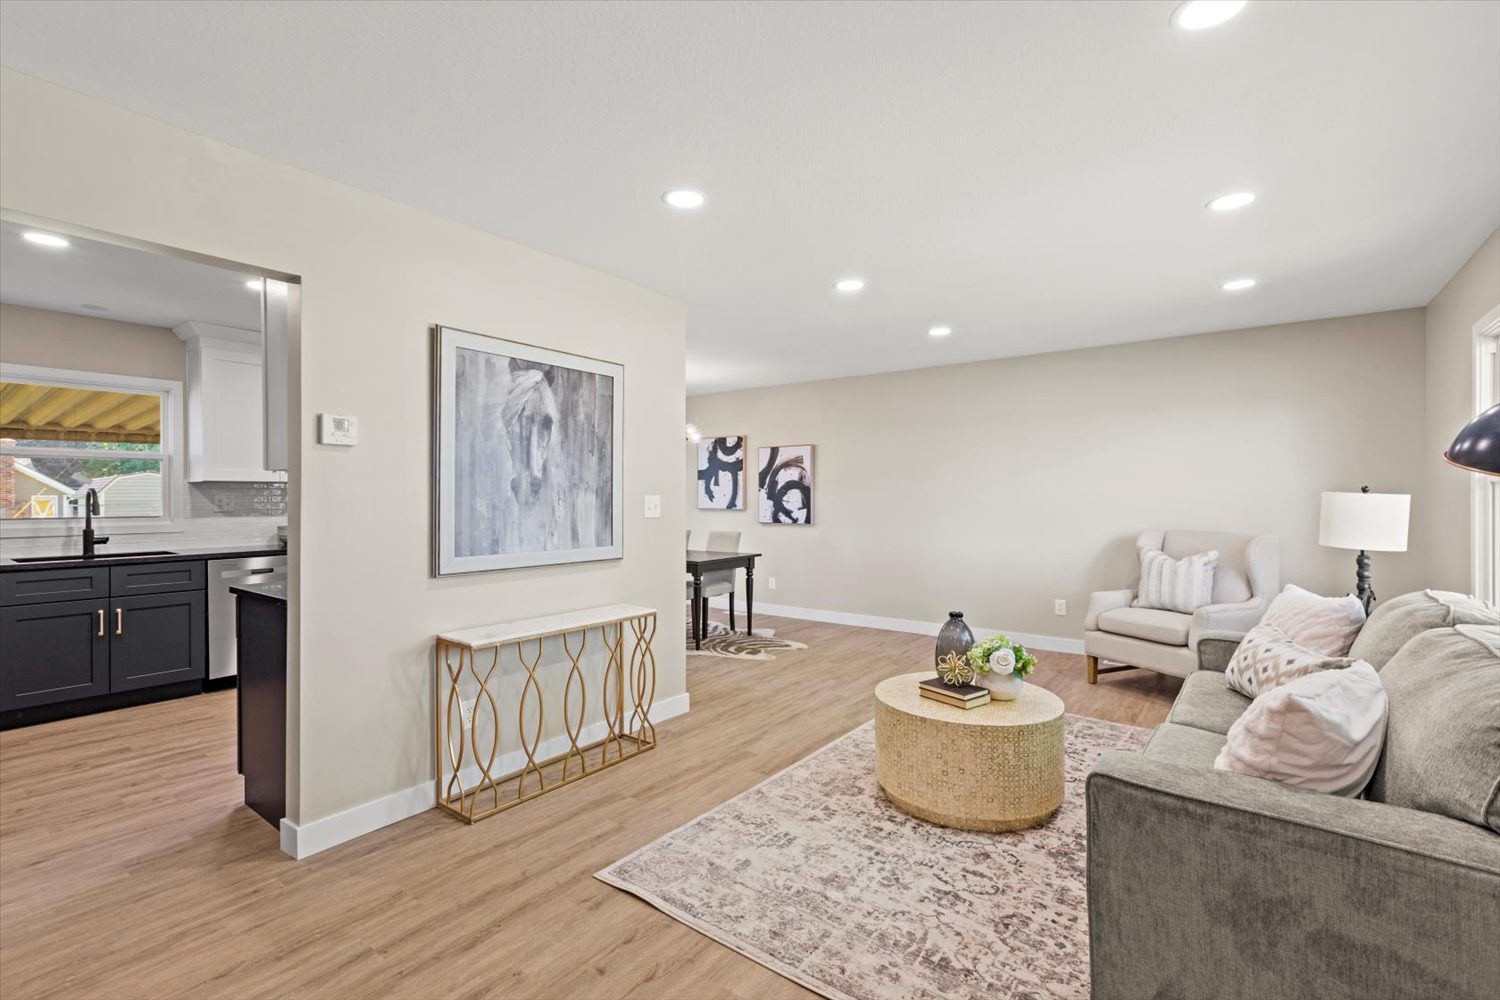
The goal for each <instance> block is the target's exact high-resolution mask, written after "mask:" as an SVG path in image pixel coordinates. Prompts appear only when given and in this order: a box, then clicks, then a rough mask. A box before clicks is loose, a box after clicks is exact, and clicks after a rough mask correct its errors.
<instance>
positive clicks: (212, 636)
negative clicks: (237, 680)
mask: <svg viewBox="0 0 1500 1000" xmlns="http://www.w3.org/2000/svg"><path fill="white" fill-rule="evenodd" d="M285 580H286V556H284V555H282V556H251V557H249V558H247V559H210V560H209V562H208V679H209V680H211V681H212V680H218V679H220V678H223V677H233V676H235V674H237V673H238V672H239V667H238V665H237V662H236V659H235V641H234V640H235V635H234V602H235V596H234V595H233V594H231V593H230V592H229V588H230V587H237V586H240V585H241V584H246V583H271V582H282V581H285Z"/></svg>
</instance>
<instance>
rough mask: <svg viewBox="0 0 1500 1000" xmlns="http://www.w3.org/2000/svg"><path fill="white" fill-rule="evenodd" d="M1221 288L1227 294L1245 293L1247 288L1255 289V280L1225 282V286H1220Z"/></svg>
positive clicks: (1239, 279) (1240, 279) (1244, 279)
mask: <svg viewBox="0 0 1500 1000" xmlns="http://www.w3.org/2000/svg"><path fill="white" fill-rule="evenodd" d="M1219 287H1220V288H1222V289H1224V291H1226V292H1243V291H1244V290H1245V289H1247V288H1254V287H1255V279H1254V278H1235V279H1234V280H1233V281H1226V282H1224V284H1222V285H1220V286H1219Z"/></svg>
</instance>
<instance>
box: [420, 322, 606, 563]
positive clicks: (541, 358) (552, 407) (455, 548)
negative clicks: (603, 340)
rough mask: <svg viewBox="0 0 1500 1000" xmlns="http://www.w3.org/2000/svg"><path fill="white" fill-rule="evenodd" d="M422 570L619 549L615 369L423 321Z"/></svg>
mask: <svg viewBox="0 0 1500 1000" xmlns="http://www.w3.org/2000/svg"><path fill="white" fill-rule="evenodd" d="M432 368H433V393H432V402H433V441H432V461H433V492H432V512H433V513H432V535H433V574H434V575H435V576H448V575H451V574H456V573H477V572H483V571H485V570H495V569H515V568H518V567H522V566H550V565H556V564H558V563H572V562H591V561H595V560H600V559H619V558H620V557H621V556H622V555H623V553H624V546H623V544H622V539H621V537H620V532H621V528H622V526H623V523H624V517H623V512H624V492H623V485H624V464H623V460H624V448H623V444H622V441H621V431H622V429H623V406H624V392H623V379H624V373H625V369H624V368H623V367H622V366H620V365H617V364H614V363H612V362H608V361H599V360H597V359H594V358H585V357H582V356H580V355H577V354H565V353H563V352H561V351H553V350H548V349H547V348H543V347H534V346H531V345H529V344H519V343H516V342H514V341H509V340H500V339H498V338H495V337H487V336H484V335H482V334H477V333H467V332H465V331H463V330H455V329H453V328H451V327H445V326H439V327H435V328H434V330H433V365H432Z"/></svg>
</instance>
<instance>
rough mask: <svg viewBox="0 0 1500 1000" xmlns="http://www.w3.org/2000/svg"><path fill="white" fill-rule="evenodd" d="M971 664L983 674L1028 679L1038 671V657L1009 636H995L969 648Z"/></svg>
mask: <svg viewBox="0 0 1500 1000" xmlns="http://www.w3.org/2000/svg"><path fill="white" fill-rule="evenodd" d="M969 664H970V665H971V666H972V667H973V668H974V669H975V670H976V671H978V672H979V673H981V674H991V673H993V674H1000V675H1001V676H1004V675H1006V674H1015V675H1016V676H1017V677H1028V676H1030V675H1031V672H1032V671H1033V670H1035V669H1036V657H1035V656H1033V655H1031V653H1029V652H1027V650H1026V647H1025V646H1023V645H1021V644H1020V643H1019V642H1014V641H1012V640H1011V639H1010V638H1009V637H1008V636H1004V635H994V636H991V637H990V638H988V639H981V640H980V641H978V642H976V643H975V644H974V645H972V646H970V647H969Z"/></svg>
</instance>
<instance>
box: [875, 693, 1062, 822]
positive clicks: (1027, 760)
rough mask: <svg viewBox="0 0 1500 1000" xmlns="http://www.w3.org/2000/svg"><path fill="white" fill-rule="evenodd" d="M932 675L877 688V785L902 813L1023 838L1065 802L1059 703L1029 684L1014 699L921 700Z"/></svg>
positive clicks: (1050, 695) (1055, 697)
mask: <svg viewBox="0 0 1500 1000" xmlns="http://www.w3.org/2000/svg"><path fill="white" fill-rule="evenodd" d="M934 676H936V675H935V674H934V673H933V672H932V671H930V670H929V671H923V672H922V673H919V674H902V675H901V676H900V677H890V678H887V679H886V680H883V681H881V682H880V683H879V684H877V685H876V686H875V778H876V780H877V781H879V782H880V787H881V789H883V790H884V791H885V794H886V796H887V797H888V798H889V799H890V800H891V802H892V803H894V804H895V805H896V807H897V808H899V809H900V810H901V811H902V812H906V813H910V814H911V815H913V816H915V817H917V818H918V819H924V820H927V821H928V822H930V823H937V824H940V825H942V826H952V827H957V828H958V829H960V830H983V831H988V832H997V831H1002V830H1022V829H1025V828H1026V827H1029V826H1037V825H1038V824H1040V823H1044V822H1046V820H1047V819H1048V818H1049V817H1051V815H1052V814H1053V813H1054V812H1056V811H1057V807H1058V806H1060V805H1062V800H1063V703H1062V699H1061V698H1059V697H1058V696H1057V695H1055V694H1053V693H1052V692H1051V691H1048V690H1046V689H1045V688H1040V687H1037V686H1036V685H1035V684H1027V685H1026V686H1025V687H1023V688H1022V689H1021V696H1020V697H1019V698H1017V699H1016V700H1015V701H992V702H990V703H989V704H988V705H982V706H980V707H979V708H954V707H952V706H950V705H944V704H942V703H941V702H937V701H932V700H930V699H928V698H923V697H922V696H921V694H920V693H919V688H918V687H917V682H918V681H923V680H926V679H927V678H929V677H934Z"/></svg>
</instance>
